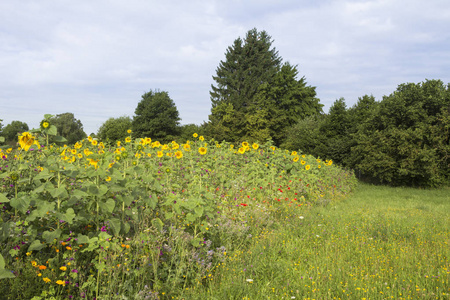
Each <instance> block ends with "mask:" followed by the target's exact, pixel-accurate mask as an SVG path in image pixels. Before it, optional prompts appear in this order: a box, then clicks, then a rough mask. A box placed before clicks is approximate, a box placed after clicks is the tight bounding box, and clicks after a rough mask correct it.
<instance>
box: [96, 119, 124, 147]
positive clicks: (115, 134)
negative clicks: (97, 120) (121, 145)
mask: <svg viewBox="0 0 450 300" xmlns="http://www.w3.org/2000/svg"><path fill="white" fill-rule="evenodd" d="M131 122H132V120H131V118H130V117H128V116H122V117H118V118H109V119H108V120H106V121H105V123H103V124H102V126H100V128H99V129H98V133H97V135H98V137H99V138H100V139H102V140H104V141H107V142H115V141H117V140H124V139H125V138H126V137H127V136H128V132H127V130H128V129H131Z"/></svg>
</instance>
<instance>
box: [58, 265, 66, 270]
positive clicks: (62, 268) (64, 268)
mask: <svg viewBox="0 0 450 300" xmlns="http://www.w3.org/2000/svg"><path fill="white" fill-rule="evenodd" d="M59 269H60V270H61V271H66V270H67V267H66V266H62V267H61V268H59Z"/></svg>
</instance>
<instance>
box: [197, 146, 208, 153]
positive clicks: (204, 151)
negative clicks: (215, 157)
mask: <svg viewBox="0 0 450 300" xmlns="http://www.w3.org/2000/svg"><path fill="white" fill-rule="evenodd" d="M206 151H207V150H206V148H205V147H200V148H198V153H200V154H201V155H205V154H206Z"/></svg>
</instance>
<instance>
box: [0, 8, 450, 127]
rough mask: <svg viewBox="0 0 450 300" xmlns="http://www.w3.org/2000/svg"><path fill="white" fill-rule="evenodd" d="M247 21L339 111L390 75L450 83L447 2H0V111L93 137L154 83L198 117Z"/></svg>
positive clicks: (393, 82)
mask: <svg viewBox="0 0 450 300" xmlns="http://www.w3.org/2000/svg"><path fill="white" fill-rule="evenodd" d="M253 28H256V29H257V30H258V31H262V30H265V31H266V32H267V33H268V34H269V35H270V36H271V37H272V39H273V43H272V46H273V47H274V48H276V50H277V51H278V53H279V55H280V56H281V58H282V59H283V61H284V62H290V63H291V64H292V65H297V68H298V71H299V77H303V76H304V77H305V79H306V81H307V84H308V85H310V86H314V87H316V92H317V97H318V98H319V99H320V103H321V104H323V105H324V111H325V112H327V111H328V109H329V107H330V106H331V105H332V104H333V102H334V101H335V100H337V99H339V98H341V97H343V98H344V99H345V102H346V104H347V106H348V107H350V106H352V105H354V104H355V103H356V102H357V101H358V98H359V97H362V96H364V95H366V94H367V95H373V96H374V97H375V98H376V100H378V101H380V100H382V98H383V96H385V95H386V96H387V95H389V94H391V93H392V92H394V91H395V90H396V89H397V86H398V85H400V84H402V83H409V82H413V83H420V82H423V81H425V80H427V79H440V80H442V81H443V82H444V83H445V84H447V83H450V30H449V28H450V1H448V0H428V1H423V0H404V1H403V0H320V1H314V0H285V1H284V0H278V1H268V0H247V1H244V0H241V1H239V0H190V1H185V0H167V1H154V0H127V1H119V0H95V1H92V0H78V1H68V0H59V1H50V0H39V1H36V0H34V1H31V0H21V1H16V0H2V1H1V2H0V119H3V122H2V123H3V125H4V126H5V125H7V124H9V123H11V121H13V120H18V121H22V122H25V123H27V124H28V126H29V127H30V129H32V128H37V127H38V126H39V122H40V121H41V120H42V119H43V116H44V114H53V115H57V114H62V113H66V112H71V113H73V114H74V116H75V118H76V119H78V120H80V121H81V123H82V124H83V128H84V131H85V132H86V133H87V134H91V133H97V131H98V128H99V127H100V126H101V125H102V124H103V123H104V122H105V121H106V120H107V119H109V118H111V117H113V118H117V117H121V116H130V117H133V115H134V111H135V109H136V107H137V104H138V103H139V101H140V100H141V99H142V95H143V94H144V93H146V92H148V91H150V90H160V91H167V92H168V93H169V96H170V97H171V99H172V100H173V101H174V102H175V105H176V106H177V109H178V111H179V114H180V118H181V124H190V123H194V124H201V123H203V122H204V121H207V120H208V115H209V114H210V112H211V100H210V96H209V92H210V90H211V84H214V81H213V79H212V76H214V75H215V74H216V69H217V67H218V66H219V64H220V61H221V60H225V52H226V50H227V48H228V47H230V46H232V44H233V42H234V40H236V39H237V38H239V37H241V38H243V37H245V35H246V33H247V32H248V31H249V30H251V29H253ZM298 79H300V78H298Z"/></svg>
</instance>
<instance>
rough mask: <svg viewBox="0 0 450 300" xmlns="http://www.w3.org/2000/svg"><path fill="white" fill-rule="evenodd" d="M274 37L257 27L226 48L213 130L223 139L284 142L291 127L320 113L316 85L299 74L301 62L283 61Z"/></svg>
mask: <svg viewBox="0 0 450 300" xmlns="http://www.w3.org/2000/svg"><path fill="white" fill-rule="evenodd" d="M272 42H273V41H272V39H271V37H270V36H269V35H268V34H267V32H265V31H261V32H258V31H257V30H256V29H252V30H250V31H248V32H247V34H246V37H245V38H244V39H241V38H238V39H236V40H235V41H234V43H233V45H232V46H230V47H228V49H227V50H226V53H225V58H226V59H225V61H221V62H220V64H219V67H218V68H217V70H216V76H213V79H214V81H215V82H216V85H211V91H210V96H211V103H212V109H211V114H210V116H209V122H208V126H207V132H208V134H209V135H211V136H212V137H214V138H216V139H217V140H229V141H232V142H237V141H239V140H243V139H247V140H254V141H255V140H259V141H264V140H266V139H272V140H274V141H275V143H276V144H280V143H281V142H282V141H283V140H284V139H285V137H286V130H287V128H289V127H291V126H292V125H293V124H295V123H296V122H298V121H299V120H300V119H302V118H304V117H306V116H309V115H313V114H316V113H319V112H321V111H322V105H321V104H319V100H318V99H317V98H315V96H316V92H315V88H314V87H310V86H307V85H306V80H305V78H304V77H302V78H301V79H299V80H298V79H297V78H296V77H297V75H298V70H297V66H292V65H291V64H289V63H284V64H282V59H281V57H280V56H279V55H278V52H277V51H276V49H275V48H272Z"/></svg>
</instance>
